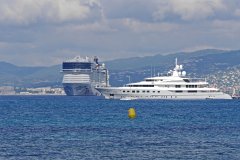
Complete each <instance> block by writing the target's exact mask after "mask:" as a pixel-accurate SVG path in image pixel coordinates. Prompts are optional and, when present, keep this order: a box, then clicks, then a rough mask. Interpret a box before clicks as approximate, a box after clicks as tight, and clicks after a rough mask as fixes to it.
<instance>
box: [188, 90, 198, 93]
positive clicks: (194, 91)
mask: <svg viewBox="0 0 240 160" xmlns="http://www.w3.org/2000/svg"><path fill="white" fill-rule="evenodd" d="M196 92H197V91H196V90H192V91H188V93H196Z"/></svg>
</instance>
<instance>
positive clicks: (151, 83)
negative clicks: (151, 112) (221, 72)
mask: <svg viewBox="0 0 240 160" xmlns="http://www.w3.org/2000/svg"><path fill="white" fill-rule="evenodd" d="M97 90H99V91H100V92H101V93H102V95H103V96H104V97H105V98H106V99H121V100H132V99H173V100H174V99H176V100H177V99H232V97H231V96H230V95H228V94H225V93H223V92H221V91H219V89H217V88H212V87H209V84H208V82H206V80H205V79H201V78H188V77H186V72H185V71H183V66H182V65H178V64H177V59H176V64H175V68H174V69H173V70H170V71H169V72H168V75H166V76H156V77H150V78H145V79H144V81H141V82H137V83H129V84H126V85H125V86H123V87H98V88H97Z"/></svg>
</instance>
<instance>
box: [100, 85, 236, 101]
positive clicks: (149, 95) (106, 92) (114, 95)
mask: <svg viewBox="0 0 240 160" xmlns="http://www.w3.org/2000/svg"><path fill="white" fill-rule="evenodd" d="M97 90H98V91H100V92H101V93H102V95H103V96H104V97H105V98H106V99H169V100H178V99H181V100H187V99H190V100H204V99H232V97H231V96H230V95H228V94H225V93H223V92H196V93H187V92H182V93H175V91H169V90H159V89H151V90H148V92H146V89H142V90H141V89H139V88H136V89H134V88H131V89H130V88H121V89H120V88H118V87H116V88H114V87H104V88H97ZM143 90H144V91H145V93H142V91H143ZM123 91H125V92H123ZM128 91H129V92H128ZM132 91H134V92H135V93H133V92H132ZM137 91H138V93H137Z"/></svg>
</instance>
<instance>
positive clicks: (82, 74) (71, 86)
mask: <svg viewBox="0 0 240 160" xmlns="http://www.w3.org/2000/svg"><path fill="white" fill-rule="evenodd" d="M62 73H63V81H62V84H63V87H64V91H65V93H66V95H68V96H93V95H95V96H99V95H101V93H100V92H99V91H97V90H96V89H95V87H106V86H108V85H109V75H108V70H107V69H106V67H105V64H104V63H103V64H100V63H98V58H97V57H94V58H89V57H84V58H83V57H80V56H77V57H75V58H74V59H71V60H68V61H64V62H63V64H62Z"/></svg>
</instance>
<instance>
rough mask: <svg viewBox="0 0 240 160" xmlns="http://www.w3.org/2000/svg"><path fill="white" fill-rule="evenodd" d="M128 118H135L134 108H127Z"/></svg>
mask: <svg viewBox="0 0 240 160" xmlns="http://www.w3.org/2000/svg"><path fill="white" fill-rule="evenodd" d="M128 117H129V118H131V119H133V118H136V112H135V109H134V108H129V110H128Z"/></svg>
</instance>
